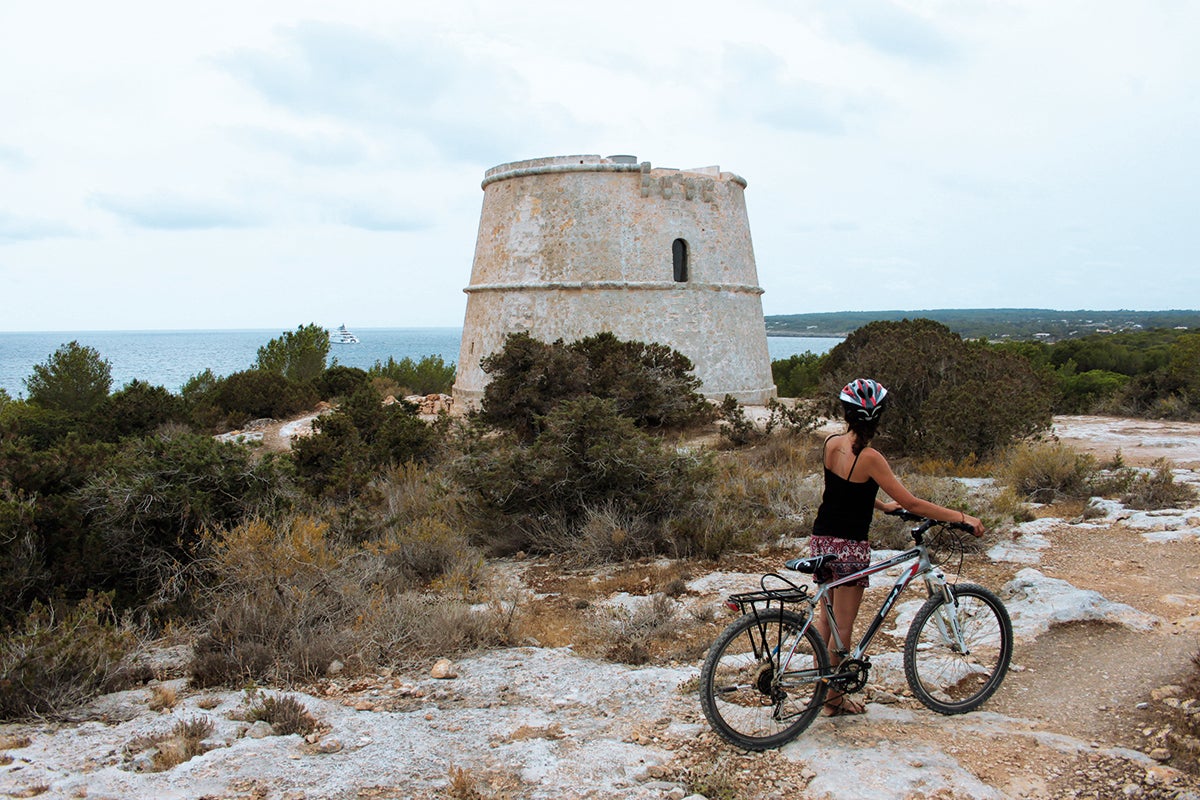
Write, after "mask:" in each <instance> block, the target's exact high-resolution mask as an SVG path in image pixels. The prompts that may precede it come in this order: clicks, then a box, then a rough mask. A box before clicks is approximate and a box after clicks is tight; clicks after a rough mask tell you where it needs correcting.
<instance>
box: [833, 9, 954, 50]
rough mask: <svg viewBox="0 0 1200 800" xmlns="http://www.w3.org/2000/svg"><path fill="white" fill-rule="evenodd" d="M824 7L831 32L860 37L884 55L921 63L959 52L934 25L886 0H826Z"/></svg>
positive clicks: (848, 37) (840, 35)
mask: <svg viewBox="0 0 1200 800" xmlns="http://www.w3.org/2000/svg"><path fill="white" fill-rule="evenodd" d="M824 8H825V11H826V21H827V22H828V23H829V26H830V28H831V32H832V33H833V34H834V35H835V36H837V37H839V38H841V39H843V40H850V41H861V42H863V43H864V44H866V45H867V46H869V47H871V48H872V49H874V50H877V51H879V52H881V53H884V54H885V55H888V56H892V57H894V58H901V59H904V60H907V61H917V62H923V63H939V62H945V61H953V60H955V59H957V58H958V56H959V51H958V48H957V47H956V46H955V45H954V44H953V43H952V42H951V41H950V40H949V39H948V38H946V36H944V35H943V34H942V32H941V31H940V30H939V29H938V28H937V26H936V25H934V24H933V23H931V22H929V21H928V20H927V19H925V18H924V17H922V16H920V15H918V14H915V13H913V12H912V11H909V10H907V9H904V8H901V7H900V6H898V5H896V4H895V3H892V2H889V0H829V2H826V3H825V4H824Z"/></svg>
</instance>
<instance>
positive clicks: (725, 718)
mask: <svg viewBox="0 0 1200 800" xmlns="http://www.w3.org/2000/svg"><path fill="white" fill-rule="evenodd" d="M803 627H804V617H802V616H800V615H799V614H796V613H794V612H792V611H783V610H779V609H771V610H769V611H764V612H760V613H759V614H758V615H755V614H747V615H745V616H743V617H741V618H739V619H737V620H735V621H734V622H733V623H732V624H730V625H729V627H727V628H726V629H725V630H724V631H722V633H721V635H720V636H719V637H717V640H716V641H715V642H713V645H712V647H711V648H710V649H709V651H708V657H707V658H705V659H704V666H703V667H702V668H701V670H700V705H701V707H703V709H704V716H705V717H707V718H708V722H709V724H710V725H712V727H713V730H715V731H716V732H717V733H719V734H720V735H721V736H722V737H724V738H725V739H726V740H727V741H729V742H731V743H732V744H735V745H737V746H738V747H743V748H745V749H747V750H767V749H770V748H773V747H782V746H783V745H785V744H787V743H788V742H790V741H791V740H792V739H794V738H796V737H797V736H799V735H800V733H801V732H802V731H803V730H804V729H805V728H807V727H808V726H809V725H810V724H812V721H813V719H815V718H816V716H817V714H818V713H819V712H820V710H821V706H822V704H823V703H824V702H825V692H826V690H827V688H828V685H827V683H826V682H825V681H824V680H821V676H823V675H828V674H829V655H828V654H827V653H826V651H825V643H824V642H822V641H821V638H820V636H819V635H818V634H817V631H816V629H815V628H814V627H812V626H809V629H808V630H807V631H805V634H804V637H803V638H800V639H798V637H799V634H800V630H801V629H802V628H803ZM793 647H794V649H793ZM785 660H786V661H785Z"/></svg>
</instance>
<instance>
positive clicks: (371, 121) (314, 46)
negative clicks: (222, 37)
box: [219, 22, 538, 162]
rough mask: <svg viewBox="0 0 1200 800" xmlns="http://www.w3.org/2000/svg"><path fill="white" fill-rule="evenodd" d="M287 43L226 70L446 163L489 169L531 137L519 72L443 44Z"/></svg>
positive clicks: (290, 104) (309, 112) (240, 54)
mask: <svg viewBox="0 0 1200 800" xmlns="http://www.w3.org/2000/svg"><path fill="white" fill-rule="evenodd" d="M279 37H280V39H281V42H282V45H283V48H282V50H281V51H274V52H265V51H251V50H240V51H237V52H235V53H232V54H229V55H227V56H225V57H223V58H222V59H220V60H219V63H220V64H221V66H223V67H224V68H225V69H226V70H227V71H228V72H229V73H230V74H232V75H233V76H235V77H236V78H238V79H239V80H241V81H243V82H244V83H246V84H247V85H248V86H250V87H251V88H253V89H254V90H255V91H257V92H258V93H259V94H261V95H262V96H263V97H264V98H266V99H267V100H268V101H270V102H271V103H273V104H275V105H277V106H280V107H282V108H285V109H287V110H289V111H291V112H293V113H295V114H297V115H300V116H302V117H303V116H309V117H313V116H315V117H321V118H325V119H332V120H336V121H338V122H341V123H343V124H346V123H351V122H352V123H356V124H365V125H371V126H379V127H383V128H385V129H392V130H396V129H399V130H403V131H412V132H417V133H419V134H421V135H422V136H424V137H425V138H426V139H427V140H428V142H429V143H430V144H431V145H433V146H434V147H435V148H436V149H437V150H438V151H439V152H441V153H442V155H443V156H445V157H447V158H450V159H456V158H467V159H470V160H477V161H483V162H490V161H491V160H494V159H495V158H497V157H500V158H503V157H505V154H507V153H511V152H512V151H513V150H514V149H517V145H518V143H519V142H521V141H523V140H524V139H525V138H526V136H527V135H528V129H529V122H528V117H529V112H530V110H531V109H530V105H531V104H530V103H528V102H527V100H528V98H527V94H528V90H527V87H526V85H525V83H524V81H522V80H521V79H520V78H519V77H518V75H517V73H516V72H515V71H514V70H513V69H511V68H510V67H509V66H508V65H506V64H503V63H498V62H497V61H495V60H494V59H492V60H489V59H487V58H486V57H485V56H483V55H479V54H475V53H471V52H467V51H462V50H456V49H455V48H453V47H452V46H450V45H449V44H448V43H447V42H446V41H445V40H443V39H441V38H438V37H436V36H417V35H415V34H413V35H407V36H404V37H401V38H397V39H384V38H380V37H379V36H377V35H375V34H373V33H370V32H366V31H363V30H360V29H357V28H353V27H349V26H346V25H330V24H318V23H311V22H310V23H302V24H300V25H297V26H295V27H292V28H288V29H285V30H283V31H282V32H281V33H280V35H279ZM533 127H534V129H536V128H537V127H538V126H536V125H535V126H533Z"/></svg>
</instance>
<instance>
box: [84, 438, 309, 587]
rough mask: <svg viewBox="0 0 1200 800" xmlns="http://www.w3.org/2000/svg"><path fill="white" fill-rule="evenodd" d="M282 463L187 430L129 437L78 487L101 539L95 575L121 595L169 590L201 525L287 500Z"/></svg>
mask: <svg viewBox="0 0 1200 800" xmlns="http://www.w3.org/2000/svg"><path fill="white" fill-rule="evenodd" d="M285 463H286V462H283V461H281V460H279V459H276V458H274V457H265V458H262V459H258V460H255V459H254V458H253V457H252V456H251V455H250V453H249V451H248V450H246V448H244V447H242V446H240V445H236V444H228V443H224V442H218V441H215V440H214V439H212V438H211V437H208V436H198V435H195V434H187V433H184V434H178V435H175V436H168V437H155V438H146V439H139V440H132V441H130V442H129V443H128V444H127V445H126V446H125V447H124V448H122V450H121V451H120V452H119V453H118V454H117V455H116V456H114V457H113V459H112V460H111V462H110V463H109V464H108V465H107V467H106V469H104V470H103V471H101V472H99V474H97V475H95V476H94V477H93V478H91V479H90V480H88V481H87V483H86V484H85V485H84V486H83V487H82V488H81V489H80V490H79V494H78V496H79V500H80V503H81V504H82V506H83V508H84V510H85V511H86V513H87V518H88V520H89V522H90V524H91V525H90V526H91V528H92V530H93V531H94V535H95V536H96V537H98V539H99V540H100V541H101V542H103V545H104V548H103V557H102V558H101V559H100V560H99V562H98V563H97V564H95V565H94V567H93V570H94V575H95V577H96V579H97V580H98V581H102V582H103V584H104V585H110V586H116V587H120V588H122V589H124V590H125V591H126V592H128V593H131V595H130V596H129V597H126V598H125V599H126V600H132V599H146V598H148V597H150V596H151V595H153V594H155V593H159V592H161V591H166V593H167V594H168V595H172V594H177V593H178V592H179V591H181V589H182V587H178V586H176V587H174V588H171V586H170V585H171V583H172V582H173V581H174V580H175V579H176V578H178V577H179V576H180V575H181V574H182V573H183V572H184V571H185V568H186V566H187V565H188V564H189V563H190V562H191V561H192V559H193V558H194V557H195V553H194V549H195V546H196V545H197V543H198V542H199V540H200V534H201V532H202V531H203V530H205V529H207V528H217V527H223V526H232V525H237V524H239V523H241V522H242V521H243V520H246V519H249V518H252V517H271V516H274V515H276V514H278V513H279V512H280V511H282V510H284V509H285V508H287V507H288V505H289V504H290V501H291V483H290V480H289V478H288V475H287V473H286V471H285V469H284V464H285Z"/></svg>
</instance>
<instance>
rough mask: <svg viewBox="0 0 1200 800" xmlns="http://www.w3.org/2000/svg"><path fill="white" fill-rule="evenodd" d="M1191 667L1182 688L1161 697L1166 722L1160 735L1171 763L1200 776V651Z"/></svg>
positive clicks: (1193, 658) (1194, 657)
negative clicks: (1170, 694)
mask: <svg viewBox="0 0 1200 800" xmlns="http://www.w3.org/2000/svg"><path fill="white" fill-rule="evenodd" d="M1189 668H1190V673H1189V675H1188V677H1187V678H1186V680H1185V681H1184V683H1183V686H1182V689H1183V691H1182V692H1180V694H1179V695H1178V696H1177V697H1167V698H1163V700H1162V708H1161V710H1162V712H1163V717H1164V718H1165V719H1166V721H1167V724H1166V725H1165V726H1164V727H1163V728H1162V729H1161V730H1160V731H1159V736H1160V738H1161V741H1162V743H1163V745H1164V746H1165V747H1166V748H1167V749H1168V750H1170V751H1171V755H1172V760H1171V765H1172V766H1175V767H1178V768H1179V769H1182V770H1186V771H1188V772H1191V773H1192V774H1193V775H1200V651H1198V652H1196V653H1195V654H1194V655H1193V656H1192V659H1191V664H1190V665H1189Z"/></svg>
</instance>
